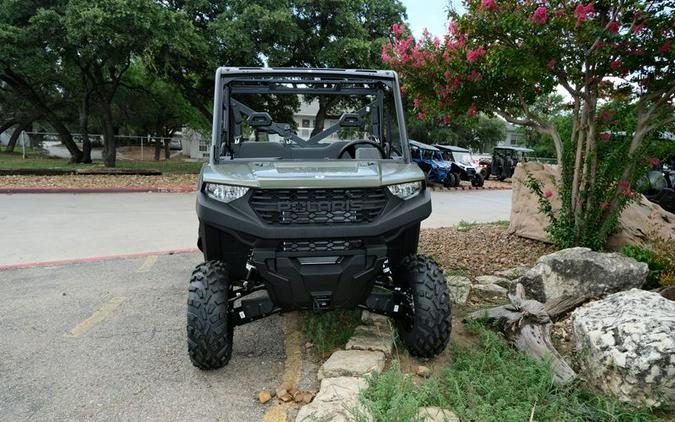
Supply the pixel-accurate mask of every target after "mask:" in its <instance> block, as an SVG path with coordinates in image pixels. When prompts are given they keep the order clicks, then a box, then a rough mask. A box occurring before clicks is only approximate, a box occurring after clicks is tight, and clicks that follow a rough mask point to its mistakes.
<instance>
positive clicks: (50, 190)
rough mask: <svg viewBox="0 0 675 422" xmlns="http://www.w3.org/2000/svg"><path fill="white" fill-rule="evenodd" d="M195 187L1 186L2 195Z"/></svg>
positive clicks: (191, 188) (167, 190)
mask: <svg viewBox="0 0 675 422" xmlns="http://www.w3.org/2000/svg"><path fill="white" fill-rule="evenodd" d="M194 191H195V187H194V186H172V187H166V188H165V187H128V188H66V187H59V186H53V187H30V186H26V187H22V186H19V187H13V186H11V187H10V186H0V193H6V194H14V193H137V192H157V193H190V192H194Z"/></svg>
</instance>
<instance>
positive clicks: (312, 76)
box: [209, 67, 411, 164]
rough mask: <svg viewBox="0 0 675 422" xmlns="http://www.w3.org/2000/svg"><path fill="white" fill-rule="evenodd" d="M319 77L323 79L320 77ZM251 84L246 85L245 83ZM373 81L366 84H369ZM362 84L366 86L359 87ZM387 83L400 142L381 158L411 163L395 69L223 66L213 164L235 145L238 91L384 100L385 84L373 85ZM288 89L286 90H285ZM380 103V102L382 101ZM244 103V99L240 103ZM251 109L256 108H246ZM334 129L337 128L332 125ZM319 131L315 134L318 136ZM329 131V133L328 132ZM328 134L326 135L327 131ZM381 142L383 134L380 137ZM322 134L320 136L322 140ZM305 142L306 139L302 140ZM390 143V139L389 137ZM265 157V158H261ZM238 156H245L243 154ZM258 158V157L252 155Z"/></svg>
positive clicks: (218, 85)
mask: <svg viewBox="0 0 675 422" xmlns="http://www.w3.org/2000/svg"><path fill="white" fill-rule="evenodd" d="M319 78H320V79H319ZM305 82H307V83H310V85H312V84H314V85H318V84H324V85H326V84H329V83H332V84H335V86H336V87H337V86H340V87H342V86H343V85H353V86H352V87H345V88H339V89H336V88H329V89H323V88H310V87H298V85H301V84H304V83H305ZM247 83H248V84H251V85H252V86H250V87H247V86H246V84H247ZM279 84H290V85H293V84H295V85H294V87H293V88H287V89H284V88H278V87H276V88H275V87H274V86H275V85H277V86H278V85H279ZM368 84H370V85H372V86H371V87H367V85H368ZM357 85H361V86H362V87H363V88H359V87H357ZM377 86H381V87H386V88H387V89H389V90H390V91H391V94H390V95H391V97H392V99H391V100H392V101H393V108H392V113H393V114H392V116H393V117H394V118H396V120H397V122H396V125H395V127H396V128H397V129H398V138H400V139H398V142H394V143H393V144H394V145H395V146H396V149H397V150H398V149H400V151H397V153H398V156H397V157H396V158H391V157H387V158H382V160H395V161H404V162H406V163H410V161H411V157H410V151H409V145H408V136H407V131H406V126H405V114H404V111H403V105H402V100H401V92H400V85H399V80H398V76H397V75H396V73H395V72H392V71H369V70H358V71H357V70H339V69H276V68H252V69H246V68H244V69H240V68H226V67H221V68H219V69H218V71H217V72H216V89H215V92H214V112H213V127H212V136H211V146H210V154H209V155H210V160H209V162H210V163H211V164H218V163H220V162H223V160H227V157H226V156H225V155H224V152H223V151H221V149H223V148H228V147H230V146H231V145H232V136H231V133H230V132H229V131H230V127H231V126H230V121H229V119H230V107H231V105H232V101H237V100H236V99H235V98H233V97H232V95H233V94H235V93H242V92H244V93H248V94H258V93H259V94H265V93H291V94H309V95H317V94H321V95H347V94H352V95H358V94H360V95H376V96H377V99H376V101H378V100H379V101H381V100H382V93H383V89H382V88H373V87H377ZM284 91H287V92H284ZM378 93H379V94H378ZM380 104H381V102H380ZM240 105H241V103H240ZM247 111H248V112H252V111H253V110H250V109H249V110H247ZM383 111H384V110H383V108H382V107H381V108H380V109H379V110H378V114H379V116H380V118H379V121H380V122H383V119H382V117H381V116H382V114H383ZM331 129H332V127H328V128H325V129H324V131H322V132H321V133H319V134H318V135H321V134H323V133H324V132H327V131H329V130H331ZM333 130H335V129H334V128H333ZM378 130H379V133H383V132H384V130H385V128H384V124H383V123H380V126H379V128H378ZM318 135H315V137H316V136H318ZM328 135H330V133H328ZM324 136H326V135H324ZM378 139H379V140H380V143H381V145H382V143H383V142H382V140H383V138H382V137H379V138H378ZM320 140H321V138H319V139H318V140H317V142H318V141H320ZM303 142H305V140H303ZM388 142H389V143H391V140H389V141H388ZM260 159H262V160H264V159H265V158H260ZM330 159H331V158H324V159H322V161H323V160H330ZM239 160H246V159H245V158H241V159H239ZM250 160H252V161H255V160H257V159H250ZM284 160H293V159H284ZM301 160H302V161H307V160H306V159H301Z"/></svg>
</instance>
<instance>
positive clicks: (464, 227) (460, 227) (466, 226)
mask: <svg viewBox="0 0 675 422" xmlns="http://www.w3.org/2000/svg"><path fill="white" fill-rule="evenodd" d="M509 224H510V222H509V220H497V221H491V222H488V223H479V222H477V221H474V222H468V221H465V220H461V221H460V222H459V224H457V231H460V232H468V231H469V230H471V229H473V228H474V227H478V226H499V227H503V228H507V227H509Z"/></svg>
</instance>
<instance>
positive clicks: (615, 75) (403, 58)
mask: <svg viewBox="0 0 675 422" xmlns="http://www.w3.org/2000/svg"><path fill="white" fill-rule="evenodd" d="M464 4H465V7H466V10H467V11H466V13H465V14H462V15H460V14H457V13H456V12H453V11H451V12H450V20H451V21H450V24H449V28H448V33H447V34H446V35H445V36H444V37H442V38H432V37H431V36H430V35H429V34H428V33H427V34H425V35H424V36H423V37H422V38H421V39H419V40H415V39H414V38H413V37H412V36H411V34H410V32H409V31H408V29H407V28H405V27H404V26H403V25H394V27H393V31H392V32H393V33H392V35H391V37H390V40H389V42H387V43H385V44H384V45H383V51H382V58H383V60H384V61H386V62H387V63H388V64H389V65H390V66H391V67H392V68H393V69H395V70H397V71H398V72H399V73H400V75H401V78H402V81H403V84H402V90H403V92H404V95H406V96H407V97H408V98H409V99H410V101H411V102H412V103H413V107H414V109H415V111H416V115H417V118H419V119H432V120H435V121H436V122H438V123H439V124H448V123H449V122H450V121H451V120H452V119H454V118H456V117H457V116H461V115H466V116H468V117H473V116H475V115H476V113H478V112H486V113H494V114H496V115H499V116H501V117H502V118H504V119H505V120H507V121H509V122H511V123H513V124H517V125H523V126H526V127H530V128H532V129H534V130H536V131H538V132H540V133H542V134H545V135H548V136H550V137H551V138H552V140H553V143H554V145H555V151H556V155H557V159H558V162H559V163H560V165H561V179H560V180H559V183H558V185H559V195H560V200H561V208H560V209H559V210H557V209H553V207H552V206H551V203H550V199H551V196H552V195H553V193H551V192H542V189H541V186H540V184H539V183H538V182H537V181H536V180H535V179H533V178H532V177H530V178H529V182H528V185H529V187H530V188H531V189H532V190H533V191H534V192H535V193H536V194H537V195H538V196H539V203H540V205H541V208H542V211H544V212H545V213H546V214H547V216H548V217H549V220H550V225H549V227H548V232H549V234H550V237H551V240H552V241H554V242H555V243H556V244H557V245H559V246H560V247H569V246H573V245H583V246H589V247H592V248H594V249H602V248H603V247H604V245H605V243H606V239H607V237H608V236H609V234H611V232H612V231H613V230H614V229H615V227H616V224H617V221H618V217H619V215H620V213H621V210H622V209H623V208H624V207H625V206H626V204H627V203H628V202H629V201H630V200H631V199H632V198H634V197H635V195H634V193H633V191H632V190H631V181H632V180H634V179H635V177H637V175H638V173H639V171H640V169H641V168H643V167H644V165H645V164H646V163H647V161H648V160H649V157H646V156H645V154H644V151H645V150H646V145H645V144H646V143H647V142H648V141H649V139H651V138H652V136H650V135H653V134H654V133H655V132H657V131H659V130H663V129H664V128H666V127H668V126H669V125H670V126H672V123H673V121H674V120H675V110H674V104H673V103H674V94H675V66H674V64H675V63H674V60H673V59H674V58H675V54H674V53H673V34H674V33H675V18H673V14H672V10H673V9H675V2H674V1H672V0H653V1H648V2H646V1H633V0H621V1H619V0H606V1H591V2H586V1H583V2H575V1H568V0H551V1H518V0H469V1H466V2H465V3H464ZM560 87H561V88H560ZM557 89H563V90H564V91H566V93H567V95H569V98H570V106H569V113H570V115H571V119H570V120H571V126H572V127H571V130H564V131H563V130H560V128H559V127H556V125H555V124H554V122H553V119H552V116H549V115H547V113H543V112H541V110H542V107H534V106H535V104H537V102H538V101H541V100H542V98H546V97H551V95H550V94H551V93H553V92H554V91H556V90H557ZM617 101H618V102H619V103H621V102H624V103H630V104H633V105H635V107H634V110H635V115H634V116H633V118H632V119H630V120H631V125H630V126H631V127H629V128H628V129H627V130H626V124H625V122H619V121H617V119H616V118H615V117H614V116H613V113H612V110H610V109H607V107H605V105H606V104H609V103H612V102H613V103H617ZM537 109H538V110H540V111H539V112H537V111H536V110H537ZM543 109H544V110H545V109H546V108H545V107H543ZM618 127H622V128H624V130H623V131H622V132H618V131H617V129H616V128H618ZM565 132H567V133H569V134H570V135H569V136H568V137H567V136H566V137H565V138H563V137H562V136H561V133H565Z"/></svg>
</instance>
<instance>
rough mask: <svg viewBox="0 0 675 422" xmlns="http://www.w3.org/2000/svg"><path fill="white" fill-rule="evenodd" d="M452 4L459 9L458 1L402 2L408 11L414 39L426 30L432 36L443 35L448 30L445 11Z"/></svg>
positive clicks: (420, 0) (411, 0) (414, 0)
mask: <svg viewBox="0 0 675 422" xmlns="http://www.w3.org/2000/svg"><path fill="white" fill-rule="evenodd" d="M450 2H452V3H453V4H454V5H455V7H458V6H459V7H461V4H460V1H459V0H450V1H449V0H403V4H404V5H405V7H406V9H408V23H409V24H410V27H411V28H410V29H411V30H412V32H413V35H414V36H415V38H419V37H420V36H421V35H422V32H423V31H424V28H427V29H428V30H429V32H431V34H432V35H439V36H441V35H444V34H445V33H446V32H447V28H448V18H447V15H448V14H447V9H448V4H449V3H450Z"/></svg>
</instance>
